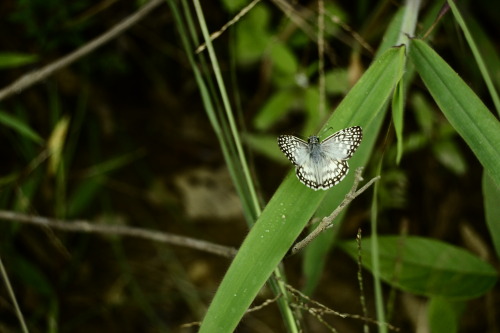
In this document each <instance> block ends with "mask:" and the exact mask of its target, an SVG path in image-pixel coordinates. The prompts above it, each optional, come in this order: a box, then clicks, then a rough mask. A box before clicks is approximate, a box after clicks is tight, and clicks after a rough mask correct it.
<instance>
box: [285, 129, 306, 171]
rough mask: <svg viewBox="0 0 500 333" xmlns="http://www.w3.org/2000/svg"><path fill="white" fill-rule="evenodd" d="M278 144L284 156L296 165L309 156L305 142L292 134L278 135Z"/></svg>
mask: <svg viewBox="0 0 500 333" xmlns="http://www.w3.org/2000/svg"><path fill="white" fill-rule="evenodd" d="M278 146H279V147H280V149H281V151H282V152H283V153H284V154H285V155H286V157H288V159H289V160H290V161H292V163H293V164H295V165H297V166H299V165H301V164H303V163H304V161H305V160H307V158H308V156H309V151H308V144H307V142H306V141H304V140H302V139H300V138H297V137H296V136H293V135H280V136H279V137H278Z"/></svg>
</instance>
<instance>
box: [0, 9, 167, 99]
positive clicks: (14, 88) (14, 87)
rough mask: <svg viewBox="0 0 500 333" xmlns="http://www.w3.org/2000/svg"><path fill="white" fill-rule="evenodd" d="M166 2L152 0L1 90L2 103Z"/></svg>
mask: <svg viewBox="0 0 500 333" xmlns="http://www.w3.org/2000/svg"><path fill="white" fill-rule="evenodd" d="M163 2H164V0H151V1H149V2H148V3H146V4H145V5H144V6H142V7H141V8H139V10H137V11H136V12H135V13H134V14H132V15H130V16H129V17H127V18H126V19H124V20H123V21H121V22H120V23H118V24H117V25H115V26H114V27H113V28H111V29H110V30H108V31H106V32H105V33H104V34H102V35H100V36H99V37H97V38H95V39H93V40H91V41H90V42H88V43H87V44H85V45H83V46H82V47H80V48H79V49H76V50H75V51H73V52H71V53H70V54H68V55H66V56H64V57H62V58H60V59H59V60H57V61H54V62H53V63H50V64H48V65H47V66H45V67H43V68H41V69H39V70H36V71H33V72H30V73H28V74H25V75H23V76H21V77H20V78H19V79H17V80H16V81H14V82H13V83H11V84H10V85H8V86H7V87H5V88H3V89H2V90H0V101H1V100H3V99H5V98H7V97H9V96H10V95H13V94H17V93H19V92H21V91H22V90H24V89H26V88H28V87H30V86H32V85H34V84H35V83H37V82H40V81H42V80H44V79H46V78H47V77H49V76H51V75H52V74H54V73H55V72H56V71H58V70H60V69H61V68H64V67H66V66H68V65H69V64H71V63H73V62H75V61H76V60H78V59H80V58H82V57H84V56H86V55H87V54H89V53H90V52H92V51H94V50H95V49H97V48H98V47H100V46H102V45H104V44H106V43H107V42H109V41H110V40H111V39H113V38H115V37H117V36H118V35H119V34H121V33H122V32H124V31H125V30H127V29H128V28H130V27H132V26H133V25H134V24H136V23H137V22H138V21H139V20H141V19H142V18H144V17H145V16H146V15H147V14H149V12H151V11H152V10H153V9H154V8H155V7H157V6H158V5H160V4H161V3H163Z"/></svg>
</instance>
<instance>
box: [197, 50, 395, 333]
mask: <svg viewBox="0 0 500 333" xmlns="http://www.w3.org/2000/svg"><path fill="white" fill-rule="evenodd" d="M403 59H404V48H393V49H390V50H388V51H387V52H386V53H384V54H383V55H382V56H381V57H380V58H379V59H377V60H376V61H374V63H373V64H372V66H370V68H369V69H368V70H367V72H366V73H365V75H363V77H362V78H361V79H360V80H359V81H358V83H357V84H356V85H355V86H354V87H353V88H352V89H351V91H350V92H349V94H348V95H347V96H346V97H345V99H344V100H343V101H342V103H341V104H340V105H339V106H338V108H337V110H336V111H335V112H334V113H333V115H332V117H331V118H330V119H329V120H328V122H327V123H326V124H325V128H327V129H330V128H332V131H336V130H338V129H340V128H344V127H348V126H352V125H360V126H362V127H363V129H367V130H368V131H369V130H370V127H371V126H372V122H373V120H374V119H375V118H376V117H377V115H378V114H379V112H380V110H381V109H382V107H383V105H384V104H385V103H386V101H387V99H388V98H389V96H390V94H391V93H392V90H393V89H394V87H395V85H396V83H397V82H398V81H399V79H400V71H399V70H398V68H400V67H401V62H402V61H403ZM361 146H363V143H362V144H361ZM358 166H359V160H354V159H353V162H352V163H351V167H352V168H353V169H354V168H356V167H358ZM351 177H352V175H351ZM351 179H352V178H351ZM351 181H352V180H351ZM344 182H346V180H344ZM347 182H350V181H349V180H348V181H347ZM341 184H342V183H341ZM348 187H350V185H349V186H348ZM342 189H343V188H339V187H337V186H336V187H334V189H333V190H332V191H339V195H342V194H341V193H342V192H340V191H341V190H342ZM326 194H327V192H325V191H312V190H311V189H309V188H307V187H305V186H304V185H303V184H302V183H300V182H299V181H298V180H297V178H296V176H295V173H294V172H293V171H292V172H290V173H289V175H288V176H287V177H286V179H285V180H284V181H283V183H282V184H281V186H280V187H279V188H278V190H277V191H276V193H275V195H274V196H273V197H272V198H271V200H270V202H269V203H268V205H267V206H266V208H265V210H264V211H263V212H262V214H261V216H260V217H259V219H258V221H257V223H256V224H255V225H254V227H253V228H252V229H251V230H250V233H249V234H248V236H247V237H246V239H245V240H244V242H243V244H242V245H241V247H240V250H239V251H238V254H237V256H236V257H235V259H234V260H233V262H232V263H231V266H230V267H229V269H228V271H227V273H226V275H225V277H224V279H223V281H222V283H221V285H220V287H219V289H218V290H217V293H216V294H215V297H214V299H213V301H212V303H211V305H210V307H209V309H208V312H207V314H206V316H205V319H204V320H203V322H202V325H201V328H200V332H232V331H233V330H234V329H235V328H236V325H237V324H238V322H239V321H240V320H241V318H242V316H243V315H244V313H245V311H246V309H247V308H248V307H249V306H250V304H251V302H252V301H253V299H254V298H255V296H256V295H257V293H258V291H259V290H260V288H262V286H263V285H264V283H265V282H266V280H267V279H268V278H269V276H270V275H271V273H272V272H273V270H274V269H275V268H276V266H277V265H278V264H279V262H280V261H281V260H282V259H283V257H284V255H285V253H286V252H287V250H288V249H289V248H290V246H291V245H292V244H293V242H294V241H295V239H296V238H297V236H298V235H299V234H300V232H301V231H302V229H303V228H304V226H305V225H306V223H307V222H308V220H309V219H310V218H311V216H312V215H313V213H314V212H315V210H316V208H317V207H318V205H319V203H320V202H321V200H322V198H324V197H325V195H326ZM343 195H345V192H343ZM298 203H300V204H298Z"/></svg>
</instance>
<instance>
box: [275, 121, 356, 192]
mask: <svg viewBox="0 0 500 333" xmlns="http://www.w3.org/2000/svg"><path fill="white" fill-rule="evenodd" d="M362 138H363V131H362V130H361V127H359V126H354V127H349V128H345V129H343V130H340V131H338V132H336V133H334V134H332V135H330V136H329V137H327V138H326V139H325V140H323V141H321V142H320V141H319V137H317V136H310V137H309V139H307V142H306V141H304V140H302V139H300V138H297V137H296V136H293V135H280V136H279V137H278V145H279V147H280V149H281V151H282V152H283V153H285V155H286V157H288V159H289V160H290V161H292V163H293V164H295V167H296V170H297V177H298V178H299V180H300V181H301V182H302V183H303V184H304V185H306V186H308V187H310V188H312V189H313V190H315V191H316V190H319V189H322V190H327V189H329V188H330V187H332V186H334V185H337V184H338V183H340V182H341V181H342V179H344V177H345V176H346V175H347V172H348V171H349V165H348V164H347V160H348V159H349V158H351V157H352V155H353V154H354V152H355V151H356V149H357V148H358V147H359V144H360V143H361V139H362Z"/></svg>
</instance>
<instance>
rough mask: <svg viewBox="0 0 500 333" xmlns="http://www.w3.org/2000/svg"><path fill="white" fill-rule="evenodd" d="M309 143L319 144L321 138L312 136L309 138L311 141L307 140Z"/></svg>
mask: <svg viewBox="0 0 500 333" xmlns="http://www.w3.org/2000/svg"><path fill="white" fill-rule="evenodd" d="M307 143H312V144H314V143H319V136H316V135H312V136H310V137H309V139H307Z"/></svg>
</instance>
